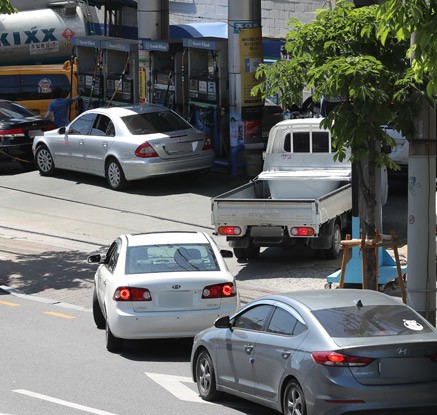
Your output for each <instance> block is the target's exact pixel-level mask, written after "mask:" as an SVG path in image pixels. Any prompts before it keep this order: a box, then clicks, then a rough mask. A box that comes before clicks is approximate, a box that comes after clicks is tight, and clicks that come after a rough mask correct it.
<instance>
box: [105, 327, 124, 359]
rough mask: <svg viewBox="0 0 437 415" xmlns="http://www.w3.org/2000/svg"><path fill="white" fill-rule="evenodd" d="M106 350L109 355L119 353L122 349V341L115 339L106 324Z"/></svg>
mask: <svg viewBox="0 0 437 415" xmlns="http://www.w3.org/2000/svg"><path fill="white" fill-rule="evenodd" d="M106 349H107V350H108V352H111V353H119V352H121V350H122V349H123V339H120V338H119V337H115V336H114V335H113V334H112V331H111V329H110V328H109V326H108V323H107V322H106Z"/></svg>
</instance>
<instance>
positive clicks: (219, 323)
mask: <svg viewBox="0 0 437 415" xmlns="http://www.w3.org/2000/svg"><path fill="white" fill-rule="evenodd" d="M214 327H216V328H218V329H230V328H231V327H232V326H231V320H230V319H229V316H223V317H219V318H218V319H217V320H216V321H215V323H214Z"/></svg>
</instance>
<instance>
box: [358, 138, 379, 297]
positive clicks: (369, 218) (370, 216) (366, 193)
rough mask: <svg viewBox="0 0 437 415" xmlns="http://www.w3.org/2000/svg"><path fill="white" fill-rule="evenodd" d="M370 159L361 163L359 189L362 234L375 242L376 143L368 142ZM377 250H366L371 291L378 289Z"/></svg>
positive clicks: (365, 279) (365, 271)
mask: <svg viewBox="0 0 437 415" xmlns="http://www.w3.org/2000/svg"><path fill="white" fill-rule="evenodd" d="M367 147H368V158H367V160H366V161H361V162H359V169H358V170H359V188H360V194H361V197H360V200H361V201H360V203H359V215H360V224H361V233H362V235H363V236H364V237H365V238H366V239H367V240H374V239H375V237H376V172H377V167H376V163H375V153H376V150H375V141H374V140H368V141H367ZM377 266H378V264H377V261H376V250H375V249H374V248H366V263H365V269H363V283H364V285H365V287H366V288H368V289H371V290H377V289H378V283H377V281H376V270H377Z"/></svg>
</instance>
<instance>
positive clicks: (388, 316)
mask: <svg viewBox="0 0 437 415" xmlns="http://www.w3.org/2000/svg"><path fill="white" fill-rule="evenodd" d="M313 314H314V316H315V317H316V318H317V320H319V322H320V323H321V324H322V326H323V327H324V329H325V330H326V331H327V332H328V334H329V335H330V336H331V337H375V336H396V335H414V334H416V335H417V334H421V333H429V332H432V329H431V328H430V327H429V326H428V324H427V323H426V322H425V321H424V320H423V319H422V318H421V317H420V316H418V315H417V314H415V313H414V312H413V311H411V310H410V309H409V308H407V307H406V306H404V305H374V306H362V307H356V306H353V307H339V308H327V309H322V310H315V311H313Z"/></svg>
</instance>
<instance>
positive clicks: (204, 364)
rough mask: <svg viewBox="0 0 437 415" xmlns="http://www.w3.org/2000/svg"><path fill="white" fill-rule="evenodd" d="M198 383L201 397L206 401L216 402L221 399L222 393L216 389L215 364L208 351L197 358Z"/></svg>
mask: <svg viewBox="0 0 437 415" xmlns="http://www.w3.org/2000/svg"><path fill="white" fill-rule="evenodd" d="M196 382H197V389H198V390H199V395H200V397H201V398H202V399H204V400H205V401H214V400H216V399H218V398H219V397H220V395H221V393H220V392H218V391H217V389H216V383H215V370H214V364H213V363H212V359H211V356H210V355H209V353H208V352H206V351H202V352H200V353H199V356H197V360H196Z"/></svg>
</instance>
